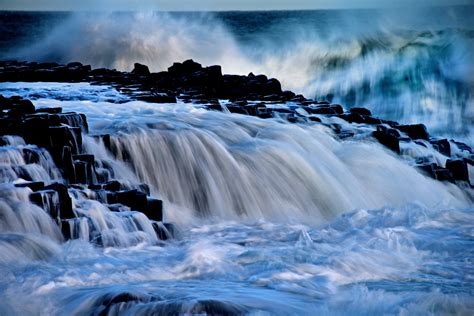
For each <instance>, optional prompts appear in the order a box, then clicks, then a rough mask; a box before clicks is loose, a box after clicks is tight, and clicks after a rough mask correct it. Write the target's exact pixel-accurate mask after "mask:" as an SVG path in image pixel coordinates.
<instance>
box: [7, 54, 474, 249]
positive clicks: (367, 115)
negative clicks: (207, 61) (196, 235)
mask: <svg viewBox="0 0 474 316" xmlns="http://www.w3.org/2000/svg"><path fill="white" fill-rule="evenodd" d="M0 81H3V82H6V81H10V82H16V81H32V82H34V81H54V82H89V83H92V84H107V85H111V86H113V87H115V88H116V89H117V90H118V91H120V92H122V93H124V94H126V95H128V96H129V97H131V98H132V99H136V100H141V101H145V102H152V103H175V102H177V101H182V102H192V103H194V104H195V105H196V106H200V107H203V108H206V109H208V110H210V111H223V112H230V113H237V114H241V115H250V116H256V117H259V118H262V119H271V118H273V119H279V120H282V121H285V122H289V123H294V124H323V125H325V126H326V127H328V128H330V129H331V130H332V131H333V132H334V134H335V135H336V136H337V137H339V138H340V139H344V140H346V139H352V138H354V137H357V139H359V140H360V139H361V138H362V139H364V138H365V139H367V140H370V141H378V142H379V143H380V144H381V145H383V146H385V147H386V148H387V149H388V150H391V151H392V152H393V153H394V154H398V155H408V154H407V152H408V151H410V150H409V149H407V148H409V147H410V146H419V147H429V146H431V147H432V148H433V149H435V150H436V151H438V152H439V154H440V156H441V157H444V158H443V159H441V160H440V159H439V158H438V159H435V158H433V157H426V156H423V155H418V156H416V157H415V163H414V165H416V166H417V167H418V169H419V170H420V172H421V173H423V174H425V175H427V176H429V177H432V178H434V179H436V180H439V181H446V182H452V183H456V184H458V185H460V186H469V187H470V186H471V184H470V179H469V169H468V168H469V167H468V166H469V165H471V166H472V165H473V162H474V157H473V152H472V149H471V148H470V147H469V146H468V145H466V144H464V143H461V142H457V141H455V140H448V139H439V138H435V137H433V136H431V135H430V134H429V133H428V130H427V128H426V126H424V125H423V124H413V125H401V124H398V123H397V122H393V121H388V120H383V119H380V118H377V117H374V116H373V115H372V113H371V111H370V110H368V109H366V108H362V107H357V108H352V109H344V108H343V106H341V105H339V104H332V103H330V102H328V101H325V100H320V101H318V100H311V99H306V98H305V97H304V96H302V95H296V94H295V93H293V92H291V91H282V88H281V84H280V82H279V81H278V80H277V79H273V78H267V77H266V76H265V75H254V74H253V73H250V74H249V75H247V76H240V75H227V74H222V70H221V67H220V66H210V67H203V66H202V65H200V64H199V63H196V62H194V61H193V60H187V61H184V62H182V63H174V64H173V65H172V66H170V67H169V68H168V71H164V72H158V73H152V72H150V71H149V69H148V67H147V66H146V65H141V64H138V63H137V64H135V65H134V68H133V70H132V71H131V72H120V71H117V70H109V69H91V67H90V66H87V65H82V64H80V63H70V64H68V65H58V64H55V63H27V62H17V61H4V62H0ZM279 104H285V107H278V105H279ZM353 124H357V125H358V126H364V127H365V130H366V131H368V132H366V133H365V134H360V132H358V130H355V129H351V126H353ZM86 133H88V124H87V119H86V117H85V116H84V115H83V114H80V113H64V112H62V109H61V108H48V109H35V107H34V105H33V103H32V102H31V101H29V100H25V99H22V98H20V97H16V96H13V97H10V98H5V97H3V96H0V136H1V135H18V136H21V137H22V138H23V139H24V140H25V142H26V143H27V144H33V145H36V146H37V147H38V148H43V149H45V150H47V151H48V152H49V154H50V155H51V157H52V159H53V160H54V162H55V164H56V166H57V167H58V168H59V170H60V173H61V175H62V178H63V179H64V183H59V182H54V183H48V184H46V183H42V182H31V179H27V178H26V177H25V178H24V180H26V181H30V182H25V183H22V184H17V186H22V187H28V188H30V189H31V191H32V193H31V200H32V202H33V203H35V204H37V205H39V206H40V207H42V208H44V209H47V210H48V212H49V213H50V215H51V217H53V218H54V219H55V220H56V221H57V223H58V225H59V226H60V227H61V230H62V232H63V234H64V236H65V237H66V238H77V237H78V236H76V235H75V233H74V231H75V230H74V227H75V225H80V224H81V223H80V221H78V220H77V219H78V218H80V217H81V216H82V215H81V214H77V213H76V212H75V211H74V208H73V203H72V201H71V194H70V191H71V190H79V191H81V192H85V191H86V190H89V191H92V192H94V193H95V194H96V196H97V199H98V200H100V201H101V202H103V203H106V204H107V205H109V206H110V209H111V211H117V212H121V211H122V210H123V208H122V207H123V206H124V207H126V209H130V210H132V211H135V212H140V213H142V214H144V215H145V216H147V217H148V218H149V219H150V220H152V221H153V230H154V231H155V233H156V235H157V237H158V238H159V239H167V238H169V237H170V236H172V235H173V231H174V229H173V227H172V226H171V225H170V224H163V223H162V220H163V202H162V201H161V200H159V199H154V198H152V197H150V196H149V194H150V192H149V188H147V186H146V185H144V186H137V187H129V186H127V185H125V184H123V183H120V182H119V181H117V180H114V179H113V178H111V177H110V176H109V175H108V173H107V172H102V171H103V169H104V168H102V167H103V166H101V168H99V164H98V161H96V159H95V157H94V155H93V154H91V153H87V152H84V149H83V146H82V135H83V134H86ZM97 137H99V138H100V139H102V141H103V142H104V144H105V146H106V147H107V148H109V150H111V152H112V153H113V154H117V153H114V148H111V146H110V136H109V135H100V136H97ZM0 145H3V146H5V145H8V144H7V141H5V140H3V138H0ZM121 155H122V156H126V153H121ZM24 156H25V159H26V160H29V161H31V162H33V163H34V162H35V161H38V160H39V159H40V158H39V154H38V152H36V151H34V150H29V151H28V150H26V151H25V152H24ZM409 156H410V157H412V158H413V154H410V155H409ZM443 160H444V162H443ZM20 169H21V168H20ZM101 170H102V171H101ZM18 172H19V173H20V172H21V170H19V171H18ZM51 201H53V202H51ZM51 204H54V206H53V207H52V206H51ZM91 238H92V237H91ZM93 238H94V239H95V240H96V241H97V243H98V244H100V243H101V241H100V240H101V238H100V236H94V237H93Z"/></svg>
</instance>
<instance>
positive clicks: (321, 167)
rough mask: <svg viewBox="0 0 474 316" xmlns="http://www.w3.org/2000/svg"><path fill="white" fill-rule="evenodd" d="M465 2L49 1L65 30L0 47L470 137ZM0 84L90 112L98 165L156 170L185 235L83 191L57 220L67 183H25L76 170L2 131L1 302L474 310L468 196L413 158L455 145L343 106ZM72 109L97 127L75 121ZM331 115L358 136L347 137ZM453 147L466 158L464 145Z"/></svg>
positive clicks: (126, 179) (53, 308)
mask: <svg viewBox="0 0 474 316" xmlns="http://www.w3.org/2000/svg"><path fill="white" fill-rule="evenodd" d="M471 12H472V9H471V8H469V7H468V8H461V9H459V8H454V9H450V10H447V13H446V12H444V10H441V11H440V10H438V9H433V12H431V13H432V15H429V14H427V15H418V14H414V15H416V18H415V19H413V18H410V17H408V18H407V17H406V15H409V14H405V12H404V13H403V15H399V14H395V15H390V14H388V17H386V16H384V14H381V13H380V12H373V11H358V12H353V11H351V12H348V13H347V12H346V13H344V12H339V11H334V12H331V11H329V12H328V11H316V12H260V13H251V14H249V13H247V12H228V13H215V14H212V15H209V14H192V13H182V14H162V13H138V14H134V13H118V14H117V13H107V14H67V15H65V16H61V14H58V15H56V14H54V13H53V14H49V15H48V14H46V13H45V14H40V15H39V16H40V20H41V21H40V22H41V23H43V22H44V23H46V24H47V23H49V22H48V19H49V18H51V16H55V17H57V18H58V19H59V20H62V21H60V23H59V27H57V28H55V30H51V29H48V32H51V34H49V35H46V36H45V35H44V34H39V33H35V32H36V31H32V30H31V29H29V30H27V31H26V32H25V33H27V34H30V32H32V33H35V36H33V37H34V39H33V37H31V38H29V37H27V38H26V40H25V38H23V44H24V45H22V46H23V47H22V48H21V49H18V47H8V50H7V49H6V50H4V52H5V53H4V54H2V56H1V57H2V58H3V57H4V56H8V57H11V58H27V59H30V60H43V61H46V60H47V61H57V62H69V61H75V60H79V61H81V62H84V63H90V64H92V65H93V66H94V67H102V66H106V67H116V68H119V69H124V68H128V67H131V66H132V65H133V63H134V62H142V63H145V64H148V65H149V66H150V68H151V70H153V71H159V70H162V69H164V68H165V67H167V66H169V65H170V64H171V63H172V62H174V61H176V60H184V59H188V58H193V59H195V60H197V61H199V62H201V63H203V64H205V65H211V64H221V65H223V70H224V72H227V73H228V72H235V73H242V74H246V73H248V72H250V71H252V72H254V73H265V74H267V75H269V76H274V77H276V78H278V79H279V80H280V81H281V82H282V84H283V87H284V88H289V89H292V90H294V91H297V92H302V93H304V94H305V95H306V96H307V97H316V98H322V99H324V98H327V99H332V101H333V102H341V104H343V105H345V106H352V105H357V106H366V107H369V108H371V109H372V111H373V112H374V114H376V115H378V116H380V117H382V118H384V119H394V120H401V121H405V122H417V123H418V122H422V123H426V124H427V125H428V126H429V129H430V132H432V135H434V136H439V135H449V136H453V137H455V138H456V139H462V140H464V141H466V142H467V143H469V144H472V136H471V135H472V134H471V129H472V124H471V123H472V118H473V101H472V78H471V76H470V73H472V65H473V64H472V58H470V54H469V52H470V50H471V49H470V47H471V46H472V38H473V36H472V29H473V27H472V19H471V15H472V14H471ZM12 14H14V15H15V16H19V17H24V16H28V13H12ZM117 15H118V16H120V18H117ZM453 17H454V18H453ZM386 18H387V19H386ZM1 19H2V15H1V14H0V20H1ZM399 19H406V20H408V21H409V23H405V22H407V21H403V23H401V22H400V21H399ZM11 21H20V22H12V23H13V24H15V23H16V24H15V25H16V26H14V27H12V28H9V32H16V31H21V29H22V25H20V24H21V21H22V20H21V19H12V20H11ZM117 21H120V22H117ZM295 21H297V22H298V23H294V22H295ZM390 21H392V22H397V23H388V22H390ZM303 22H304V23H303ZM454 22H455V23H454ZM41 23H40V24H41ZM51 23H52V22H51ZM56 23H58V22H57V21H54V23H53V24H54V25H56ZM368 23H369V24H370V25H369V26H368ZM412 23H413V24H412ZM434 23H436V25H434ZM0 24H1V23H0ZM1 25H3V24H1ZM25 25H26V24H25ZM399 25H406V26H407V27H406V29H401V28H400V27H399ZM367 29H370V31H369V32H367ZM8 34H10V33H8ZM38 38H39V39H40V40H36V39H38ZM211 40H212V41H211ZM12 41H13V42H14V40H12ZM12 41H7V42H8V45H11V42H12ZM71 41H74V42H71ZM4 42H5V41H4V40H3V39H0V46H1V45H3V44H2V43H4ZM256 43H257V44H256ZM72 48H74V49H72ZM0 94H1V95H4V96H12V95H21V96H24V97H26V98H29V99H32V100H33V102H34V105H35V106H36V107H37V108H41V107H51V106H53V107H62V108H63V110H64V111H65V112H67V111H74V112H78V113H85V114H86V115H87V118H88V122H89V135H85V134H84V135H83V136H82V146H83V148H84V149H85V152H87V153H92V154H93V155H94V156H95V165H94V168H96V170H97V174H98V175H99V174H100V176H101V177H102V178H104V179H117V180H119V181H120V183H121V184H122V185H123V186H124V187H125V188H136V187H138V186H139V185H140V184H141V183H142V182H144V183H147V184H149V185H150V190H151V195H152V196H154V197H157V198H160V199H162V200H163V201H164V206H165V214H164V218H165V220H166V221H168V222H173V223H175V224H176V231H177V232H178V234H177V236H176V238H175V239H172V240H168V241H166V242H164V241H160V240H158V238H157V235H156V233H155V227H156V226H154V225H155V224H156V222H152V221H150V220H149V219H148V218H146V217H145V215H143V214H142V213H139V212H134V211H131V210H130V209H129V208H128V207H126V206H123V205H122V206H117V205H109V204H107V203H105V202H106V201H107V197H106V196H104V195H105V194H106V193H105V192H101V191H100V190H99V191H97V190H92V189H89V188H87V187H82V188H77V187H74V186H71V187H70V188H69V195H70V196H71V198H72V209H73V212H74V214H75V215H77V216H78V217H77V218H75V219H74V220H73V221H70V222H68V226H61V229H60V228H58V225H57V224H58V223H57V222H56V220H57V217H55V216H51V215H53V214H52V213H54V214H56V213H57V212H59V211H61V210H58V207H57V205H58V199H60V198H61V197H60V196H59V191H58V190H56V191H55V190H53V189H45V190H41V194H37V195H35V196H34V198H32V196H33V195H34V193H37V192H32V191H31V190H30V189H29V188H28V187H22V183H24V182H25V181H43V182H45V185H48V184H49V183H53V182H57V181H64V179H61V174H60V172H59V171H58V169H57V168H56V166H55V164H54V162H53V158H52V155H50V154H49V153H48V152H46V151H45V150H44V149H40V148H38V147H36V146H32V145H27V144H25V142H24V141H23V139H21V138H19V137H10V136H7V137H2V138H1V139H0V182H2V183H4V184H1V185H0V271H1V272H2V275H3V277H2V278H0V296H1V297H2V304H0V315H15V314H24V315H36V314H38V311H41V313H44V314H51V315H64V314H65V313H69V314H83V315H86V314H87V315H116V314H134V315H135V314H136V315H150V314H153V313H163V314H186V313H187V314H250V315H253V314H254V315H273V314H282V315H295V314H298V315H315V314H323V315H325V314H337V315H339V314H340V315H346V314H351V315H367V314H403V315H408V314H429V313H433V314H460V315H468V314H470V312H471V311H472V310H474V305H473V299H472V297H473V279H474V278H473V276H474V270H473V269H472V267H471V266H472V265H471V262H472V261H473V260H474V252H473V249H474V242H473V231H474V230H473V224H472V223H473V222H474V215H473V214H474V213H473V201H474V194H473V191H472V188H471V187H469V186H468V185H467V184H464V185H463V184H460V183H457V184H452V183H449V182H440V181H435V180H433V179H431V178H428V177H426V176H425V175H424V174H423V173H422V172H420V170H418V169H417V168H415V167H414V165H415V164H417V162H416V161H417V160H418V159H419V158H420V157H421V158H427V159H428V160H429V161H432V162H436V163H437V164H438V165H439V166H445V164H446V160H447V158H448V157H447V156H445V155H443V154H442V153H440V152H439V151H437V150H435V149H434V148H433V145H432V144H431V143H429V142H428V141H423V140H418V141H416V142H410V143H403V144H402V143H401V148H400V149H401V152H402V153H403V156H398V155H395V154H394V153H392V152H391V151H389V150H387V149H386V148H385V147H383V146H382V145H380V144H379V143H377V142H376V141H375V140H374V139H373V138H372V137H371V136H370V135H371V130H370V129H369V128H368V127H366V126H360V125H357V124H349V123H347V122H345V121H342V120H340V119H336V118H324V117H321V120H322V122H323V124H314V125H312V124H311V123H308V124H294V123H289V122H288V121H287V120H280V119H267V120H262V119H259V118H256V117H251V116H243V115H236V114H230V113H225V112H224V113H221V112H213V111H207V110H204V109H202V108H200V106H198V105H192V104H182V103H178V104H153V103H144V102H139V101H131V99H130V98H129V97H128V96H126V95H124V94H121V93H120V92H118V91H117V90H115V89H113V88H111V87H106V86H92V85H89V84H87V83H75V84H70V83H67V84H65V83H39V82H38V83H1V84H0ZM221 102H222V100H221ZM269 106H270V105H269ZM274 106H275V107H288V106H290V107H291V106H292V104H284V105H282V104H276V105H274ZM302 115H305V113H302ZM76 118H77V117H76ZM62 124H67V125H72V126H75V127H80V128H81V130H82V132H83V133H85V132H86V131H87V128H86V127H85V126H84V122H83V121H81V120H80V119H79V120H72V119H71V120H67V119H66V122H62ZM324 124H326V125H330V124H334V125H336V124H337V125H338V126H341V128H343V129H344V130H346V131H349V132H350V133H352V134H353V135H354V136H353V137H351V138H350V139H347V140H341V139H339V138H338V137H336V135H334V134H333V133H332V132H331V130H330V129H329V128H326V127H325V126H324ZM103 134H110V136H111V138H110V142H107V143H106V142H104V141H103V138H101V136H99V135H103ZM77 145H78V146H79V144H77ZM450 146H451V152H452V154H453V155H454V156H456V155H458V157H464V155H467V153H466V152H465V151H463V149H462V148H461V147H458V146H457V145H456V143H454V142H450ZM468 168H469V169H468V172H469V176H470V179H471V183H472V181H473V180H474V170H473V169H472V166H469V167H468ZM31 200H33V201H34V203H32V202H31ZM37 204H38V205H41V206H42V207H39V206H38V205H37ZM48 213H49V214H48ZM63 234H66V235H69V236H71V237H72V238H73V240H67V241H66V240H65V238H64V237H63Z"/></svg>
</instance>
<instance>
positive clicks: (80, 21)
mask: <svg viewBox="0 0 474 316" xmlns="http://www.w3.org/2000/svg"><path fill="white" fill-rule="evenodd" d="M473 8H474V7H451V8H449V7H448V8H425V9H413V8H412V9H410V10H408V11H409V12H407V10H405V9H403V10H392V11H383V10H382V11H376V10H348V11H344V10H342V11H337V10H334V11H288V12H286V11H275V12H223V13H173V14H165V13H76V14H70V13H42V14H38V13H36V14H35V13H31V14H25V13H16V14H12V13H4V14H3V15H1V16H0V19H1V21H2V23H1V24H2V25H3V29H4V30H5V32H4V34H5V36H4V39H3V41H0V44H1V46H2V48H3V51H4V52H3V54H2V55H3V58H20V59H28V60H43V61H44V60H47V61H57V62H70V61H81V62H84V63H90V64H92V65H93V66H95V67H115V68H118V69H122V70H130V69H131V67H132V66H133V63H134V62H141V63H145V64H147V65H149V66H150V68H151V69H152V70H154V71H159V70H165V69H166V68H167V67H169V66H170V65H171V64H172V63H173V62H175V61H177V60H185V59H189V58H193V59H194V60H196V61H198V62H201V63H203V64H205V65H211V64H220V65H222V66H223V70H224V72H225V73H239V74H248V73H249V72H257V73H265V74H267V75H269V76H273V77H276V78H278V79H279V80H281V81H282V83H283V86H284V88H287V89H291V90H294V91H296V92H299V93H303V94H304V95H305V96H307V97H315V98H318V99H332V100H333V101H334V102H340V103H341V104H344V105H346V106H349V107H350V106H365V107H368V108H370V109H371V110H372V111H373V112H374V113H375V114H376V115H380V116H383V117H385V118H387V119H393V120H397V121H403V122H420V121H422V122H424V123H425V124H427V125H428V126H429V127H430V128H431V129H432V130H434V131H436V132H437V133H439V134H445V135H448V136H457V138H459V137H462V138H463V139H465V140H466V141H468V142H470V143H471V144H472V143H473V139H472V137H473V136H472V123H473V121H474V100H473V89H474V88H473V86H474V82H473V76H472V73H473V72H474V58H473V57H472V50H473V49H474V23H473V21H472V15H473V14H474V9H473ZM0 57H1V56H0Z"/></svg>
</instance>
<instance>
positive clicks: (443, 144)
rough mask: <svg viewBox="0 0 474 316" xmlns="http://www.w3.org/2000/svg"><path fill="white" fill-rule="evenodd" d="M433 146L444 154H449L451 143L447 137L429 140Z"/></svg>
mask: <svg viewBox="0 0 474 316" xmlns="http://www.w3.org/2000/svg"><path fill="white" fill-rule="evenodd" d="M430 143H431V144H432V145H433V147H434V148H435V149H436V150H437V151H439V152H440V153H442V154H443V155H445V156H448V157H449V156H451V145H450V144H449V141H448V140H447V139H439V140H431V141H430Z"/></svg>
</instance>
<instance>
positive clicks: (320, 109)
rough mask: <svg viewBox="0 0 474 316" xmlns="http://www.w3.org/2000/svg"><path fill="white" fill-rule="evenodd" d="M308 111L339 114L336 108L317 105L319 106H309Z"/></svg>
mask: <svg viewBox="0 0 474 316" xmlns="http://www.w3.org/2000/svg"><path fill="white" fill-rule="evenodd" d="M307 111H308V112H309V113H311V114H324V115H334V114H337V113H336V111H335V110H334V109H331V108H330V107H317V108H307Z"/></svg>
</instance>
